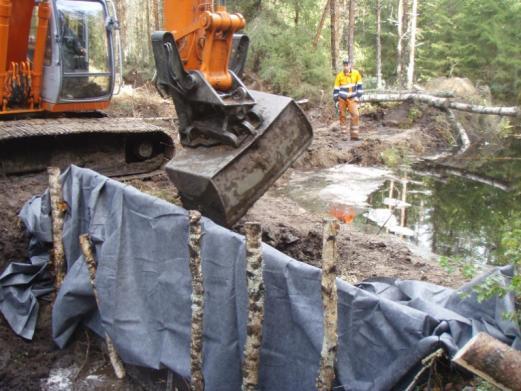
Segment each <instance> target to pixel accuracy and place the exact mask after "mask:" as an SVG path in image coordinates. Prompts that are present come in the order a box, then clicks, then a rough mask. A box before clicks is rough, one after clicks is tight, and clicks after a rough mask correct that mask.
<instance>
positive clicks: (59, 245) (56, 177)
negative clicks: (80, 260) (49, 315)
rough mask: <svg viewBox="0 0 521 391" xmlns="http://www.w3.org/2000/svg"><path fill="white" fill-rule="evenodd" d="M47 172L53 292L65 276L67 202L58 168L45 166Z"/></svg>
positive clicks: (58, 287) (56, 290)
mask: <svg viewBox="0 0 521 391" xmlns="http://www.w3.org/2000/svg"><path fill="white" fill-rule="evenodd" d="M47 173H48V174H49V196H50V199H51V218H52V251H51V260H52V267H53V271H54V287H55V294H56V293H57V292H58V289H60V287H61V285H62V282H63V279H64V277H65V272H64V266H65V249H64V247H63V218H64V216H65V212H66V211H67V204H66V203H65V202H64V201H63V199H62V187H61V181H60V169H59V168H58V167H49V168H47Z"/></svg>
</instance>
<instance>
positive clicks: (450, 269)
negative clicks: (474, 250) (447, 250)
mask: <svg viewBox="0 0 521 391" xmlns="http://www.w3.org/2000/svg"><path fill="white" fill-rule="evenodd" d="M439 263H440V266H441V267H442V268H443V269H445V270H446V271H447V273H454V272H455V271H459V272H460V273H461V274H462V275H463V277H465V278H466V279H471V278H474V277H475V276H476V274H477V272H478V270H480V269H479V268H478V266H477V265H476V264H475V263H474V261H473V260H469V259H467V258H463V257H447V256H441V257H440V259H439Z"/></svg>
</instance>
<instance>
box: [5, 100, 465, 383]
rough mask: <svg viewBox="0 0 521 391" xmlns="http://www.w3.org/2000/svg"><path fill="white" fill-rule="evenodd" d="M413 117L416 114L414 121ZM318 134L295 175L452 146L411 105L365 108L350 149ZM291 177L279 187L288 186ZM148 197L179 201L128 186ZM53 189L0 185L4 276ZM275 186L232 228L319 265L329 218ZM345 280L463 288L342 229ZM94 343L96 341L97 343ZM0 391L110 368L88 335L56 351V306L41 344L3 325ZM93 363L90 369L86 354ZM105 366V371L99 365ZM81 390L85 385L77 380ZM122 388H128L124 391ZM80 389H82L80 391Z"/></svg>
mask: <svg viewBox="0 0 521 391" xmlns="http://www.w3.org/2000/svg"><path fill="white" fill-rule="evenodd" d="M411 112H413V113H414V115H413V116H412V115H411ZM310 116H311V117H312V118H313V122H314V125H315V128H316V135H315V141H314V143H313V145H312V146H311V147H310V149H309V151H308V152H307V153H306V154H305V155H304V156H303V157H302V158H301V159H300V160H299V161H298V162H297V163H296V164H295V165H294V168H292V169H291V170H299V169H317V168H326V167H331V166H334V165H336V164H339V163H346V162H349V163H355V164H360V165H366V166H371V165H380V164H382V162H383V160H384V158H383V156H384V155H385V153H384V152H385V151H386V150H389V149H391V150H398V151H399V152H400V154H402V155H404V156H405V155H406V157H407V158H410V157H411V156H414V155H419V154H422V155H425V154H434V153H435V152H437V151H439V150H440V148H445V147H447V146H448V144H449V142H450V139H449V138H447V134H446V131H445V130H444V129H446V126H447V124H446V123H443V122H440V120H439V119H438V112H437V111H436V110H432V109H427V108H423V109H421V110H419V112H418V111H417V109H416V108H414V110H413V108H412V107H411V106H409V105H408V104H404V105H399V106H397V107H394V108H392V109H389V108H387V109H382V108H367V109H366V110H365V114H364V115H363V117H362V119H363V128H362V129H363V130H364V132H363V136H362V137H363V139H364V140H363V141H362V142H359V143H350V142H348V141H347V140H345V134H344V133H343V131H342V130H341V129H338V128H337V127H336V126H327V127H325V126H323V125H322V126H320V125H321V124H323V121H324V116H323V115H321V113H320V112H314V113H313V112H312V113H310ZM287 177H288V176H287V175H285V176H284V177H282V178H281V179H280V180H279V182H278V184H279V185H280V184H281V183H284V181H285V180H286V179H287ZM129 183H130V184H131V185H134V186H135V187H137V188H139V189H140V190H142V191H145V192H148V193H151V194H153V195H155V196H158V197H162V198H165V199H167V200H168V201H171V202H177V198H176V190H175V188H174V186H173V185H171V184H170V182H169V181H168V180H167V178H166V176H165V175H164V174H160V175H156V176H154V177H151V178H145V179H137V180H132V181H130V182H129ZM46 186H47V177H46V175H44V174H36V175H29V176H24V177H16V178H0V205H2V208H0V270H3V269H4V268H5V266H6V264H7V262H8V261H10V260H12V259H23V258H25V255H26V247H27V241H26V239H25V237H24V234H23V230H22V229H21V227H20V225H19V223H18V219H17V213H18V212H19V210H20V208H21V207H22V205H23V204H24V203H25V202H26V201H27V200H28V199H30V198H31V196H32V195H35V194H39V193H41V192H42V191H43V190H44V189H45V188H46ZM276 187H277V184H276V185H275V186H274V188H273V189H272V190H270V191H268V193H266V194H265V196H263V197H262V198H261V199H260V200H259V201H258V202H257V203H256V204H255V206H254V207H253V208H252V209H251V210H250V212H249V213H248V214H247V216H245V217H244V218H243V219H242V221H241V222H240V223H239V224H238V225H237V226H236V227H234V229H236V230H238V231H240V230H241V228H242V223H244V222H245V221H247V220H256V221H259V222H261V223H262V225H263V228H264V235H263V237H264V240H265V241H266V242H267V243H268V244H271V245H273V246H274V247H276V248H277V249H279V250H281V251H283V252H285V253H286V254H288V255H290V256H292V257H295V258H296V259H299V260H301V261H303V262H306V263H310V264H313V265H316V266H318V265H319V260H320V253H321V243H322V239H321V220H322V217H323V216H320V215H314V214H311V213H308V212H305V211H303V210H302V208H300V207H299V206H298V205H297V204H296V203H295V202H293V201H291V200H289V199H288V198H286V197H284V196H281V195H280V194H278V193H277V192H276V191H275V190H276ZM339 255H340V260H339V275H340V276H341V277H342V278H344V279H346V280H347V281H348V282H350V283H356V282H360V281H362V280H364V279H366V278H371V277H377V276H378V277H383V276H385V277H397V278H402V279H421V280H427V281H431V282H434V283H439V284H444V285H449V286H457V285H459V284H460V283H461V282H462V280H461V278H460V277H459V276H457V275H447V274H446V273H445V272H444V271H443V270H442V269H441V268H440V267H439V266H437V265H436V264H432V263H430V262H428V261H425V260H422V259H420V258H418V257H417V256H414V255H413V254H412V253H411V251H410V250H409V249H408V247H407V246H406V245H405V244H404V242H402V241H400V240H399V239H397V238H394V237H391V236H388V235H385V234H384V235H380V236H376V235H367V234H364V233H361V232H357V231H356V230H355V229H354V228H353V227H351V226H349V225H343V226H342V229H341V233H340V236H339ZM92 338H93V337H92ZM0 341H1V345H2V349H0V389H2V390H3V389H17V390H24V389H27V390H31V389H38V388H39V387H40V382H41V379H43V378H46V377H48V374H49V370H50V369H51V368H52V367H53V366H55V365H59V366H61V367H66V366H72V367H74V368H76V370H77V369H78V368H83V369H82V375H83V379H85V376H86V375H87V374H89V373H90V372H91V371H94V372H95V373H97V372H96V371H99V370H98V369H96V368H97V367H99V366H103V365H104V364H106V360H107V359H106V357H105V355H104V354H103V353H102V352H101V351H100V350H99V349H97V348H96V347H95V346H96V344H93V343H92V342H91V343H89V342H88V339H87V337H86V334H85V332H84V331H81V332H80V333H79V334H78V336H77V338H76V340H75V342H74V343H73V344H71V346H70V347H69V348H67V349H66V350H65V351H64V352H62V351H58V350H56V348H55V346H54V344H53V342H52V341H51V335H50V307H49V305H47V304H45V303H42V306H41V312H40V319H39V325H38V330H37V335H36V338H35V340H34V341H33V342H26V341H23V340H22V339H20V338H18V337H16V336H15V335H14V334H13V333H12V332H11V331H10V329H9V328H8V326H7V324H6V322H5V320H4V319H3V318H2V319H0ZM87 346H90V353H89V354H90V358H89V360H88V364H87V365H86V366H84V365H83V364H84V363H85V357H86V349H87ZM100 363H101V364H100ZM79 379H80V380H78V383H76V385H77V386H78V387H79V385H81V384H82V383H81V379H82V377H79ZM111 384H112V385H111V389H128V388H129V387H130V385H129V384H121V383H111ZM121 387H123V388H121ZM80 388H81V387H80Z"/></svg>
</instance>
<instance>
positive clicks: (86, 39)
mask: <svg viewBox="0 0 521 391" xmlns="http://www.w3.org/2000/svg"><path fill="white" fill-rule="evenodd" d="M51 4H52V5H51V6H52V7H53V9H54V12H52V15H53V17H52V18H51V19H50V23H49V32H50V34H49V38H48V39H49V40H50V42H49V46H50V47H49V49H48V50H47V52H46V57H45V69H44V72H45V74H46V75H47V76H48V77H46V78H45V81H44V84H43V91H42V98H43V100H44V102H46V105H47V106H49V108H50V109H51V110H53V109H56V110H60V108H66V107H67V105H75V106H79V107H81V106H82V105H85V106H86V107H89V106H90V107H92V106H93V105H94V106H96V105H98V107H96V108H97V109H101V108H103V107H101V106H106V105H108V103H109V102H110V100H111V98H112V91H113V89H114V81H115V68H116V65H115V59H114V55H113V53H114V50H113V47H114V46H115V44H114V37H113V32H114V29H115V20H114V19H112V17H111V16H110V13H109V9H108V7H107V4H106V3H105V2H104V1H90V0H89V1H83V0H79V1H78V0H54V1H53V2H52V3H51ZM51 75H52V76H51Z"/></svg>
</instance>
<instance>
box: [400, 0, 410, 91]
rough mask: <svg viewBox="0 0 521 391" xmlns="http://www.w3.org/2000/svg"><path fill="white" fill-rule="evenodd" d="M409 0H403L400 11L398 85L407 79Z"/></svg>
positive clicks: (402, 84) (401, 84)
mask: <svg viewBox="0 0 521 391" xmlns="http://www.w3.org/2000/svg"><path fill="white" fill-rule="evenodd" d="M409 27H410V26H409V0H403V13H402V56H401V57H402V63H401V65H400V69H401V74H400V86H404V85H405V83H406V80H407V62H408V61H407V60H408V59H409V45H407V38H408V36H409V31H410V29H409Z"/></svg>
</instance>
